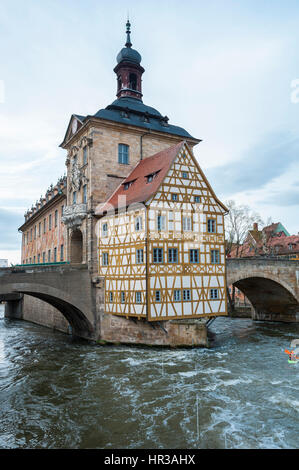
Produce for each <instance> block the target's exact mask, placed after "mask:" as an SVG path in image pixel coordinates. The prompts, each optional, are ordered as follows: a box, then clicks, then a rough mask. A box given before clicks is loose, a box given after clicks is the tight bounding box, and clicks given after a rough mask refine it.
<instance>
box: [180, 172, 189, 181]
mask: <svg viewBox="0 0 299 470" xmlns="http://www.w3.org/2000/svg"><path fill="white" fill-rule="evenodd" d="M182 178H184V179H188V178H189V173H188V172H187V171H182Z"/></svg>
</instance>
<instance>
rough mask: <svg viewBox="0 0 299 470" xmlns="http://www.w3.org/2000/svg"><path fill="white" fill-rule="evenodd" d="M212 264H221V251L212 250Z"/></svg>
mask: <svg viewBox="0 0 299 470" xmlns="http://www.w3.org/2000/svg"><path fill="white" fill-rule="evenodd" d="M211 263H212V264H219V263H220V253H219V250H211Z"/></svg>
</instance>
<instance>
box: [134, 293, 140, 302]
mask: <svg viewBox="0 0 299 470" xmlns="http://www.w3.org/2000/svg"><path fill="white" fill-rule="evenodd" d="M135 300H136V304H141V292H140V291H137V292H135Z"/></svg>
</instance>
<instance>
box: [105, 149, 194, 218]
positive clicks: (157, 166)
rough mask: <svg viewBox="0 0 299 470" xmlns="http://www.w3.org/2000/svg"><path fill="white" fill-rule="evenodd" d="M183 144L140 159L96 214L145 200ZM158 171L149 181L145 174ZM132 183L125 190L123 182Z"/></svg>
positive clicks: (155, 189) (151, 194) (156, 187)
mask: <svg viewBox="0 0 299 470" xmlns="http://www.w3.org/2000/svg"><path fill="white" fill-rule="evenodd" d="M184 144H185V142H184V141H182V142H180V143H179V144H176V145H174V146H172V147H169V148H168V149H166V150H162V151H161V152H159V153H156V154H155V155H153V156H151V157H148V158H145V159H144V160H141V161H140V162H139V163H138V164H137V165H136V167H135V168H134V169H133V170H132V172H131V173H130V174H129V176H128V177H127V178H126V179H124V180H123V181H122V183H121V184H120V185H119V186H118V188H117V189H116V191H114V193H113V194H112V196H111V197H110V198H109V199H108V200H107V201H106V202H105V203H104V204H103V205H100V207H98V208H97V210H96V215H103V214H104V213H105V212H107V211H109V210H111V209H112V207H113V208H114V209H117V208H123V207H128V206H129V205H131V204H134V203H142V202H145V201H147V200H148V199H149V198H150V197H151V196H153V195H154V194H155V193H156V191H157V190H158V189H159V187H160V185H161V183H162V182H163V180H164V178H165V176H166V175H167V173H168V170H169V168H170V167H171V164H172V162H173V161H174V160H175V158H176V156H177V154H178V153H179V151H180V150H181V148H182V147H183V145H184ZM155 172H158V173H157V174H156V176H155V177H154V179H153V180H152V182H151V183H147V178H146V177H147V176H148V175H151V174H153V173H155ZM130 182H131V183H132V184H131V185H130V187H129V188H128V189H127V190H126V189H125V184H126V183H130Z"/></svg>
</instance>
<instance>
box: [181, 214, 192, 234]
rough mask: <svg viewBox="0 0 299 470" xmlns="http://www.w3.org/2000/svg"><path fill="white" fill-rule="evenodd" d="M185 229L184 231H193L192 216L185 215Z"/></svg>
mask: <svg viewBox="0 0 299 470" xmlns="http://www.w3.org/2000/svg"><path fill="white" fill-rule="evenodd" d="M183 231H184V232H191V231H192V218H191V217H190V216H187V217H186V216H185V217H183Z"/></svg>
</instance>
